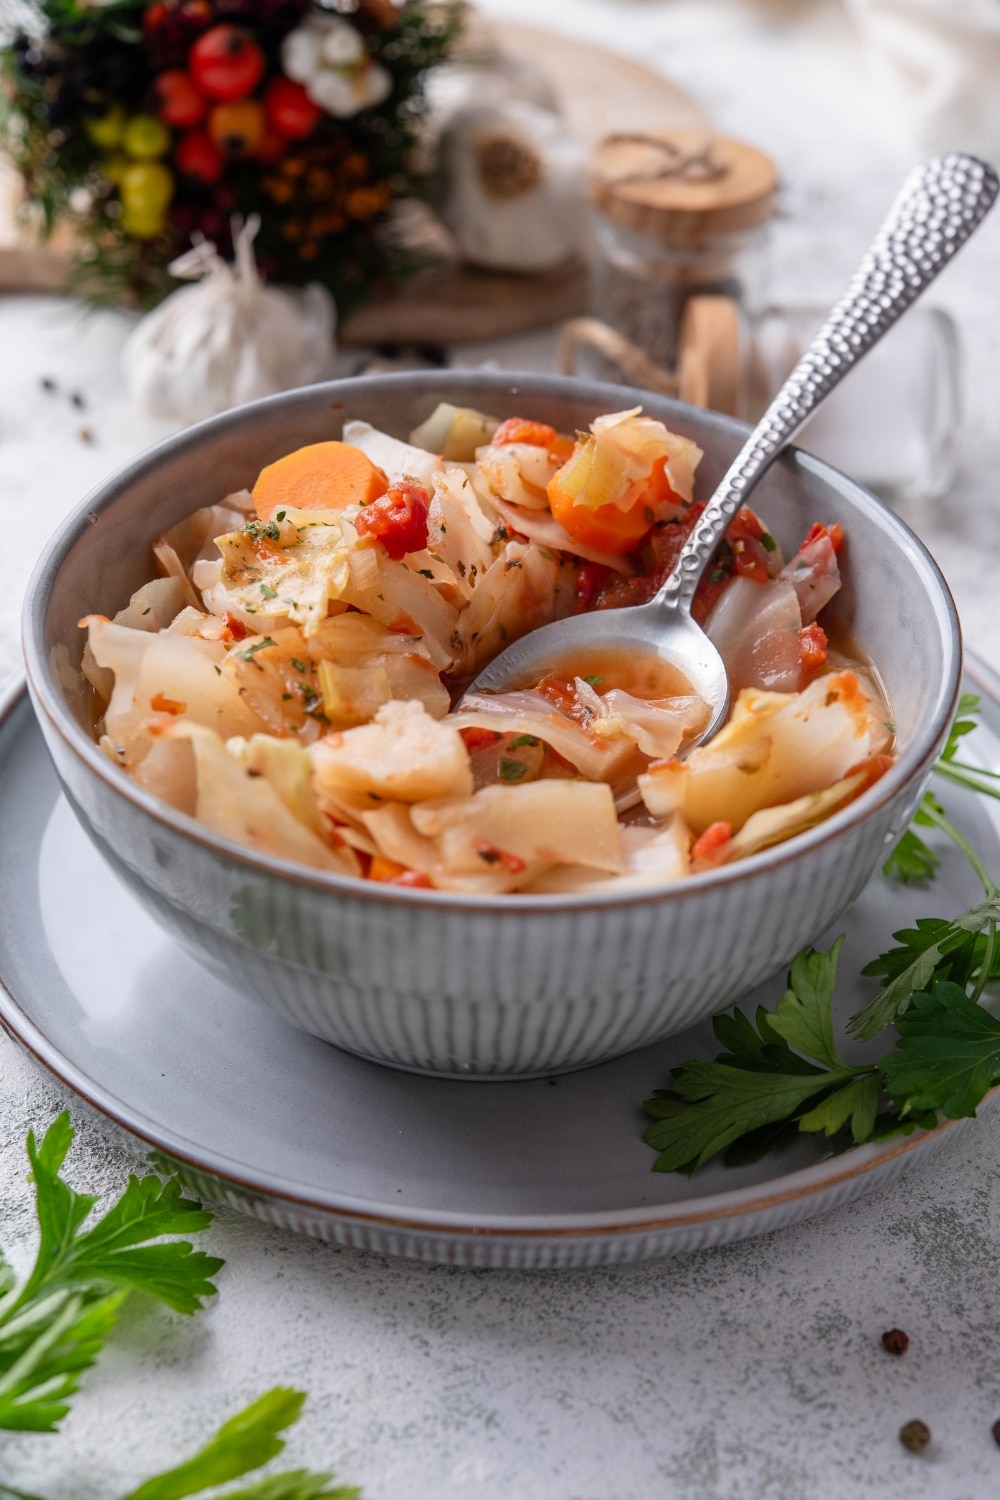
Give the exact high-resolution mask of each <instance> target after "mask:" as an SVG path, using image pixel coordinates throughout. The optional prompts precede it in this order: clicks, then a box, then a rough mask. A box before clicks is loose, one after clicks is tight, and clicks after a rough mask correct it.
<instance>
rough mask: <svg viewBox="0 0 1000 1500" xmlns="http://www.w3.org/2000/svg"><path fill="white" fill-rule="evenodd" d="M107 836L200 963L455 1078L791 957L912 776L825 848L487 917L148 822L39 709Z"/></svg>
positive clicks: (587, 1050)
mask: <svg viewBox="0 0 1000 1500" xmlns="http://www.w3.org/2000/svg"><path fill="white" fill-rule="evenodd" d="M41 722H42V726H43V730H44V732H45V734H46V739H47V743H48V745H49V749H50V752H51V753H52V756H53V760H54V761H55V764H56V768H57V770H58V773H59V776H60V780H61V781H62V784H63V787H64V789H65V791H66V794H67V796H68V797H69V800H70V802H71V804H72V806H73V807H74V809H75V811H76V813H77V816H78V817H79V819H80V821H81V823H82V824H83V826H84V827H85V828H86V829H87V830H88V832H89V833H90V835H91V837H92V838H93V839H94V841H95V842H96V844H97V845H98V847H99V848H100V850H101V852H102V853H103V854H104V856H105V857H106V858H107V859H108V860H109V862H110V863H111V864H112V865H113V866H114V868H115V869H116V870H117V872H118V873H119V875H120V876H121V877H122V879H123V880H125V882H126V883H127V884H128V886H129V887H130V888H131V890H132V891H133V892H134V893H135V894H136V895H137V896H138V897H139V898H140V899H141V900H142V901H143V902H144V903H145V905H146V906H147V907H148V908H149V910H150V912H151V913H152V914H153V915H154V916H155V917H156V918H157V920H158V921H159V922H160V923H161V924H162V925H163V926H165V927H166V928H167V929H168V930H169V931H170V932H171V933H172V934H173V935H174V936H175V937H176V938H177V939H178V940H179V941H180V943H181V944H182V945H183V946H184V947H185V948H187V949H188V951H189V952H191V953H192V954H193V955H194V956H195V957H196V958H198V959H199V960H200V961H201V962H202V963H203V964H205V965H206V966H207V967H208V968H209V969H211V970H212V971H213V972H215V973H217V974H218V975H219V976H220V977H221V978H223V979H224V980H225V981H226V982H227V983H228V984H230V985H235V986H236V988H238V989H242V990H243V992H244V993H245V994H247V995H249V996H253V997H254V998H256V999H257V1000H259V1001H261V1002H262V1003H263V1004H265V1005H267V1006H269V1007H270V1008H271V1009H272V1010H275V1011H277V1012H278V1014H279V1015H281V1016H283V1017H284V1018H285V1019H286V1020H288V1021H290V1022H291V1023H292V1025H294V1026H298V1027H300V1028H301V1029H302V1030H303V1031H308V1032H311V1033H312V1034H313V1035H315V1036H320V1037H323V1038H324V1039H325V1040H326V1041H329V1042H333V1043H335V1044H336V1045H337V1046H339V1047H345V1048H346V1049H347V1050H348V1051H350V1052H355V1053H358V1054H360V1055H361V1056H363V1057H367V1058H372V1059H374V1060H376V1061H379V1062H386V1063H391V1064H394V1065H395V1066H397V1067H404V1068H413V1069H416V1070H418V1071H420V1072H428V1073H435V1074H441V1075H447V1076H463V1075H464V1076H474V1077H479V1078H482V1077H490V1076H494V1077H498V1078H500V1077H503V1078H510V1077H532V1076H537V1075H539V1074H549V1073H556V1072H561V1071H565V1070H567V1069H570V1068H578V1067H582V1066H585V1065H587V1064H589V1063H594V1062H602V1061H605V1060H607V1059H608V1058H611V1057H616V1056H618V1055H619V1054H621V1053H623V1052H629V1051H631V1050H632V1049H633V1048H636V1047H641V1046H645V1045H647V1044H648V1043H651V1042H654V1041H657V1040H659V1039H660V1038H662V1037H665V1036H669V1035H671V1034H672V1033H674V1032H677V1031H682V1030H684V1028H685V1027H687V1026H690V1025H691V1024H692V1023H693V1022H695V1021H697V1020H699V1019H701V1018H702V1017H703V1016H705V1015H708V1014H711V1013H712V1012H714V1011H717V1010H720V1009H723V1008H724V1007H725V1006H727V1005H729V1004H731V1003H732V1002H733V1001H735V1000H737V999H738V998H739V997H740V996H742V995H743V994H745V993H747V992H748V991H749V990H751V989H753V988H754V987H755V986H756V985H757V984H759V983H760V982H761V981H762V980H763V979H765V978H767V977H768V976H769V975H770V974H773V973H774V972H775V971H776V970H778V969H780V968H782V967H783V966H785V965H787V964H788V963H789V962H790V960H791V959H792V958H793V956H794V955H795V954H796V953H797V952H798V950H799V949H800V948H801V947H802V946H803V945H804V944H806V943H808V942H810V941H811V940H812V939H813V938H815V937H816V936H817V935H818V933H819V932H821V931H822V929H823V928H824V927H826V926H828V925H829V924H830V923H831V922H833V921H835V920H836V918H837V917H838V916H839V915H840V913H841V912H842V911H843V910H844V909H845V908H846V907H847V906H848V905H849V904H850V902H851V901H853V900H854V898H855V897H856V896H857V895H858V894H859V892H860V891H861V889H862V888H863V887H864V885H865V884H866V882H867V881H868V879H869V878H870V876H871V874H872V872H873V870H874V869H875V867H876V865H877V863H878V861H879V859H880V858H882V857H883V855H884V850H885V845H886V840H887V838H889V837H890V836H891V830H893V829H894V828H897V827H901V826H903V825H905V823H906V822H907V821H908V819H909V815H910V810H911V808H912V804H913V801H914V799H915V797H917V796H919V792H920V786H919V785H917V786H914V787H910V786H904V787H903V788H901V789H900V791H899V793H898V795H897V796H896V797H895V798H894V799H892V800H891V801H889V802H886V803H885V804H884V805H883V806H882V807H881V808H880V809H878V812H877V814H876V815H873V816H871V817H870V818H867V819H865V820H862V821H860V822H858V823H855V824H854V825H853V826H852V827H851V828H849V829H847V830H845V831H844V832H843V833H842V834H841V835H840V836H839V837H837V838H834V839H831V840H830V841H829V842H827V843H826V844H824V845H822V846H821V847H819V848H812V849H807V850H800V851H798V852H796V851H795V849H794V846H792V847H790V848H789V850H788V851H787V852H786V853H785V856H784V858H782V859H781V860H780V861H778V862H777V863H775V864H773V865H772V866H771V867H770V868H768V869H765V870H759V871H756V872H755V873H754V874H753V875H752V877H751V878H745V879H736V880H733V881H730V882H729V883H726V884H721V885H712V884H710V883H708V882H705V883H701V882H698V881H693V882H687V883H685V885H684V886H683V887H678V888H676V889H675V890H671V889H670V888H669V887H668V888H666V889H664V890H661V891H658V892H655V893H654V894H652V895H651V896H648V897H643V898H642V899H638V900H634V901H633V902H631V903H629V904H627V905H623V904H615V905H607V904H605V905H592V906H584V905H581V904H577V905H571V906H568V907H565V906H564V907H562V908H561V909H560V908H559V907H556V908H555V909H544V908H543V909H538V908H537V907H536V908H534V909H527V910H525V909H518V907H517V904H516V899H515V900H514V901H513V902H511V901H508V902H505V903H502V904H499V903H498V904H497V905H496V906H495V907H493V908H492V909H485V910H484V909H478V910H477V909H476V908H475V907H469V906H464V905H450V904H447V903H442V904H435V905H424V906H417V905H415V904H409V903H392V902H388V901H380V900H377V899H376V900H373V899H371V898H369V897H368V896H367V892H365V893H364V894H359V895H358V896H353V895H351V894H350V893H347V892H344V891H339V890H338V891H331V890H328V889H323V888H321V887H316V886H313V885H310V884H309V883H307V882H298V881H294V880H289V879H285V878H282V877H280V876H273V875H268V874H265V873H262V872H260V871H258V870H255V869H253V868H252V867H250V866H249V865H245V864H242V863H241V862H240V861H239V860H234V859H231V858H227V857H226V856H225V855H221V854H220V853H218V852H217V851H216V850H215V849H213V848H211V847H209V846H207V845H205V844H201V843H197V842H193V841H192V840H190V839H188V838H187V837H185V835H184V834H182V833H180V832H178V831H176V830H174V829H172V828H170V827H169V826H166V825H164V824H160V823H157V822H153V821H152V820H150V819H149V818H148V817H147V816H146V815H145V814H144V813H143V812H142V810H141V809H138V808H136V807H135V806H134V805H133V804H132V803H131V802H129V801H127V800H125V799H123V798H121V797H119V796H116V795H115V793H114V791H113V789H112V788H109V787H108V786H107V784H105V783H104V782H101V781H97V780H95V779H94V778H92V777H90V776H89V775H88V774H87V771H86V768H85V767H83V766H82V765H81V763H80V761H79V760H78V759H77V757H76V756H75V755H74V754H73V753H72V751H71V749H70V748H69V747H68V746H67V745H66V743H65V741H64V740H63V739H62V738H61V737H60V736H59V735H58V734H57V733H56V732H55V731H54V730H53V728H52V726H51V724H50V723H49V722H48V721H47V720H46V718H45V716H44V715H42V716H41Z"/></svg>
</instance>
